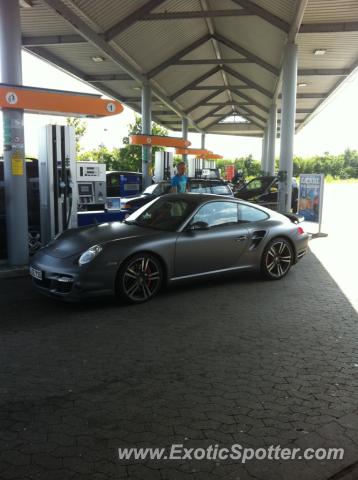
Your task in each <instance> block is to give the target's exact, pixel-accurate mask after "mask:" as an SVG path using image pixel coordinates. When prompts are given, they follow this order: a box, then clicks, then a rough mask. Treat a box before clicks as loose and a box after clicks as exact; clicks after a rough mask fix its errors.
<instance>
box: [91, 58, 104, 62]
mask: <svg viewBox="0 0 358 480" xmlns="http://www.w3.org/2000/svg"><path fill="white" fill-rule="evenodd" d="M91 58H92V60H93V61H94V63H101V62H104V58H103V57H91Z"/></svg>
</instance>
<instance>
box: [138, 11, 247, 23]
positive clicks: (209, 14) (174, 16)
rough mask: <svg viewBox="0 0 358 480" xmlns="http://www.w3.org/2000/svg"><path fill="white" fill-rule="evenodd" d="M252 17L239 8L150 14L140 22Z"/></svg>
mask: <svg viewBox="0 0 358 480" xmlns="http://www.w3.org/2000/svg"><path fill="white" fill-rule="evenodd" d="M247 15H252V13H250V12H248V11H247V10H245V9H243V8H241V9H240V10H239V9H228V10H202V11H200V10H193V11H187V12H163V13H150V14H148V15H145V16H144V17H142V18H141V19H140V20H141V21H151V22H152V21H155V20H186V19H192V18H215V17H242V16H247Z"/></svg>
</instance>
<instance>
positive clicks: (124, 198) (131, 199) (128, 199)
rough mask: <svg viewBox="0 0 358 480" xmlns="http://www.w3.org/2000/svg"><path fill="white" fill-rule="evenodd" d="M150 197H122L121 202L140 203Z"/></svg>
mask: <svg viewBox="0 0 358 480" xmlns="http://www.w3.org/2000/svg"><path fill="white" fill-rule="evenodd" d="M151 198H152V196H151V195H129V196H128V197H122V198H121V202H123V203H133V202H138V201H142V200H144V199H151Z"/></svg>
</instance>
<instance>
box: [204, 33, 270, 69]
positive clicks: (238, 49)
mask: <svg viewBox="0 0 358 480" xmlns="http://www.w3.org/2000/svg"><path fill="white" fill-rule="evenodd" d="M213 37H214V38H215V40H217V41H218V42H220V43H222V44H223V45H225V46H226V47H228V48H230V49H231V50H234V51H235V52H237V53H239V54H240V55H243V56H244V57H245V58H246V59H248V60H251V61H252V62H253V63H256V64H257V65H259V66H260V67H262V68H264V69H266V70H268V71H269V72H270V73H273V74H274V75H278V74H279V70H278V68H276V67H275V66H273V65H271V64H270V63H268V62H266V61H265V60H263V59H262V58H260V57H259V56H257V55H255V54H254V53H252V52H249V51H248V50H247V49H246V48H244V47H241V46H240V45H238V44H237V43H236V42H233V41H232V40H229V39H228V38H225V37H224V36H223V35H220V34H219V33H214V35H213Z"/></svg>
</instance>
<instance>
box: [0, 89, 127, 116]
mask: <svg viewBox="0 0 358 480" xmlns="http://www.w3.org/2000/svg"><path fill="white" fill-rule="evenodd" d="M0 108H14V109H20V110H24V111H25V112H30V113H45V114H52V115H70V116H75V117H77V116H79V117H82V116H83V117H108V116H111V115H117V114H118V113H121V112H122V111H123V105H122V104H121V103H120V102H118V101H117V100H109V99H105V98H101V97H100V96H99V95H88V94H82V93H73V92H66V91H63V90H49V89H42V88H33V87H21V86H15V85H5V84H0Z"/></svg>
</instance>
